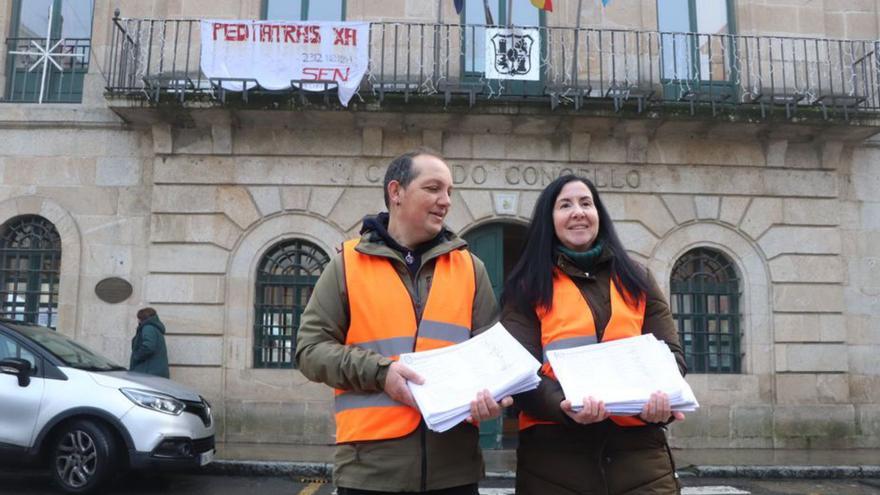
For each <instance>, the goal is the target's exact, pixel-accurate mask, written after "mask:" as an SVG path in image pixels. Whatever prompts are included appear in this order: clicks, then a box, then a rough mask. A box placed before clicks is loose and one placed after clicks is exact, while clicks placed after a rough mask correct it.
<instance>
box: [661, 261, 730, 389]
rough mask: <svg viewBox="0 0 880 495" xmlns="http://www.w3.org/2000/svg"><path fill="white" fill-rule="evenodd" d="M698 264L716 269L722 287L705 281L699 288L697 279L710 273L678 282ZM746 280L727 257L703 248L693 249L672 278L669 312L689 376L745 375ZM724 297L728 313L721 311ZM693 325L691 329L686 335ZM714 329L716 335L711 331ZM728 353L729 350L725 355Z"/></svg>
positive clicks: (677, 267)
mask: <svg viewBox="0 0 880 495" xmlns="http://www.w3.org/2000/svg"><path fill="white" fill-rule="evenodd" d="M694 262H699V263H700V267H701V269H702V268H704V267H706V265H707V264H711V265H716V268H714V269H713V272H712V275H713V276H716V280H717V275H718V274H719V273H723V276H724V278H725V279H724V281H723V283H722V282H717V281H709V282H706V281H705V278H704V279H703V280H700V281H698V282H697V283H695V279H696V278H697V277H698V276H700V275H701V274H702V275H703V277H705V273H706V272H705V271H700V272H693V273H690V274H689V275H688V278H686V279H684V278H678V276H679V271H680V270H683V269H684V268H685V267H686V266H688V265H690V264H691V263H694ZM742 280H743V279H742V277H741V276H740V272H739V270H738V269H737V267H736V265H735V264H734V262H733V260H732V259H731V258H730V257H729V256H728V255H727V254H726V253H724V252H722V251H720V250H718V249H715V248H711V247H705V246H698V247H695V248H692V249H689V250H687V251H686V252H685V253H683V254H682V255H681V256H679V257H678V259H677V260H676V261H675V263H674V264H673V267H672V271H671V272H670V276H669V295H670V301H669V302H670V304H669V306H670V312H671V314H672V318H673V321H674V322H675V327H676V332H677V334H678V336H679V340H680V342H681V346H682V350H683V352H684V354H685V360H686V362H687V365H688V369H689V371H690V372H692V373H708V374H741V373H742V364H743V361H744V357H745V353H744V352H743V348H744V346H743V331H742V328H743V311H742V304H743V299H744V297H743V286H742ZM725 285H726V286H727V287H726V288H725V287H724V286H725ZM695 286H696V287H695ZM731 288H732V289H731ZM723 297H726V298H727V305H728V308H727V310H726V311H722V310H721V306H722V298H723ZM713 298H714V299H713ZM713 301H714V304H713V303H712V302H713ZM688 305H689V306H690V307H689V308H688V311H685V310H684V308H685V307H687V306H688ZM712 306H714V308H713V307H712ZM724 322H726V324H727V328H728V331H727V332H722V331H721V329H722V328H723V327H724ZM688 323H689V324H690V327H689V329H687V330H686V328H685V327H686V326H688V325H687V324H688ZM712 323H714V330H713V329H712V328H711V327H712V325H711V324H712ZM725 339H726V340H727V342H725ZM713 340H714V342H713ZM713 348H714V350H713ZM725 348H728V350H727V351H725V350H724V349H725ZM728 356H729V358H730V364H729V365H726V364H725V363H724V361H725V358H726V357H728ZM713 361H714V364H713Z"/></svg>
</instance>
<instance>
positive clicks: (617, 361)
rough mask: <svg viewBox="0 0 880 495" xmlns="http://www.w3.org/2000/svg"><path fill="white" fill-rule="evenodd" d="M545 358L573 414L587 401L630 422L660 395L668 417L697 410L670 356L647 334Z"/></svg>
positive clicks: (567, 350)
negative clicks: (669, 409) (668, 408)
mask: <svg viewBox="0 0 880 495" xmlns="http://www.w3.org/2000/svg"><path fill="white" fill-rule="evenodd" d="M547 357H548V358H549V359H550V365H551V366H553V372H554V373H555V374H556V377H557V378H558V379H559V383H560V384H561V385H562V391H563V392H564V393H565V397H566V399H568V400H570V401H571V403H572V408H574V409H580V408H582V407H583V400H584V398H585V397H589V396H592V397H593V398H595V399H597V400H601V401H604V402H605V409H606V410H607V411H608V412H610V413H612V414H615V415H622V416H623V415H629V416H634V415H637V414H639V413H640V412H641V411H642V407H643V406H644V405H645V403H646V402H647V401H648V400H649V399H650V397H651V394H652V393H653V392H656V391H657V390H660V391H663V392H666V395H668V396H669V402H670V405H671V406H672V410H673V411H682V412H689V411H694V410H696V408H698V407H700V405H699V404H698V403H697V398H696V397H694V392H693V391H692V390H691V387H690V385H688V383H687V382H686V381H685V380H684V378H683V377H682V376H681V374H680V373H679V371H678V365H677V364H676V363H675V356H673V355H672V352H670V350H669V347H667V345H666V344H665V343H663V342H661V341H659V340H657V339H656V338H655V337H654V336H653V335H652V334H645V335H641V336H638V337H633V338H628V339H620V340H614V341H611V342H604V343H601V344H593V345H586V346H581V347H573V348H571V349H562V350H558V351H547Z"/></svg>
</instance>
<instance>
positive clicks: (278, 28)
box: [212, 22, 357, 46]
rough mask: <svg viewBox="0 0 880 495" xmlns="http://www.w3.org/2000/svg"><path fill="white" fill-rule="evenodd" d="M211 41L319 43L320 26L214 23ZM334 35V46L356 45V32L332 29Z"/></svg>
mask: <svg viewBox="0 0 880 495" xmlns="http://www.w3.org/2000/svg"><path fill="white" fill-rule="evenodd" d="M212 28H213V33H212V35H213V39H214V41H217V40H218V39H222V40H223V41H255V42H259V43H303V44H311V45H318V44H320V43H321V26H314V25H313V26H308V25H306V26H304V25H301V24H255V25H250V24H233V23H220V22H215V23H213V24H212ZM333 30H334V32H335V34H336V41H335V42H334V45H345V46H349V45H357V30H355V29H350V28H333Z"/></svg>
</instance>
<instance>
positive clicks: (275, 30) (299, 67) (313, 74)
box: [201, 19, 370, 106]
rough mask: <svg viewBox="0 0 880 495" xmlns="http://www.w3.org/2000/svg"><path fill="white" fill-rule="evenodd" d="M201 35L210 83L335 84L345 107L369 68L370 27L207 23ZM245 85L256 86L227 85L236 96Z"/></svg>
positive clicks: (203, 65) (314, 87) (274, 87)
mask: <svg viewBox="0 0 880 495" xmlns="http://www.w3.org/2000/svg"><path fill="white" fill-rule="evenodd" d="M201 32H202V48H201V58H202V61H201V68H202V72H203V73H204V74H205V76H207V77H208V78H225V79H229V78H232V79H253V80H256V81H257V84H259V85H260V86H261V87H263V88H265V89H269V90H279V89H288V88H290V87H291V83H290V81H291V80H316V81H334V82H335V83H337V84H338V85H339V101H340V102H341V103H342V104H343V105H344V106H348V101H349V100H350V99H351V97H352V96H353V95H354V94H355V93H356V92H357V90H358V86H359V85H360V83H361V79H363V77H364V74H365V73H366V72H367V66H368V64H369V50H368V49H369V41H370V24H369V23H368V22H287V21H254V20H210V19H206V20H203V21H201ZM244 86H246V87H247V88H251V87H253V86H254V83H253V82H252V81H251V82H246V83H245V82H241V81H224V83H223V87H224V88H225V89H227V90H232V91H241V90H242V89H243V87H244ZM303 86H305V87H304V89H306V90H309V91H323V90H324V89H325V85H324V84H305V85H303ZM330 87H331V88H332V87H333V86H332V85H330Z"/></svg>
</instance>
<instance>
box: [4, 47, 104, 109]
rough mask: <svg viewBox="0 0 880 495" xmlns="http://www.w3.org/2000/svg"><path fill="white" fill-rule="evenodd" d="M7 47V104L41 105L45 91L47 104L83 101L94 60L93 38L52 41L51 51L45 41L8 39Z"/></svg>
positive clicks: (44, 100) (44, 97)
mask: <svg viewBox="0 0 880 495" xmlns="http://www.w3.org/2000/svg"><path fill="white" fill-rule="evenodd" d="M6 46H7V54H8V55H7V60H6V64H7V65H6V75H7V80H6V94H5V99H6V101H9V102H37V101H39V100H40V93H41V90H42V93H43V98H42V100H43V102H46V103H79V102H81V101H82V94H83V81H84V78H85V74H86V73H87V72H88V70H89V58H90V57H91V40H90V39H89V38H65V39H58V38H50V39H49V46H48V50H47V47H46V39H45V38H8V39H7V40H6ZM44 52H48V56H47V58H46V59H43V57H42V55H43V53H44ZM44 65H45V67H46V70H45V76H44V71H43V66H44Z"/></svg>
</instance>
